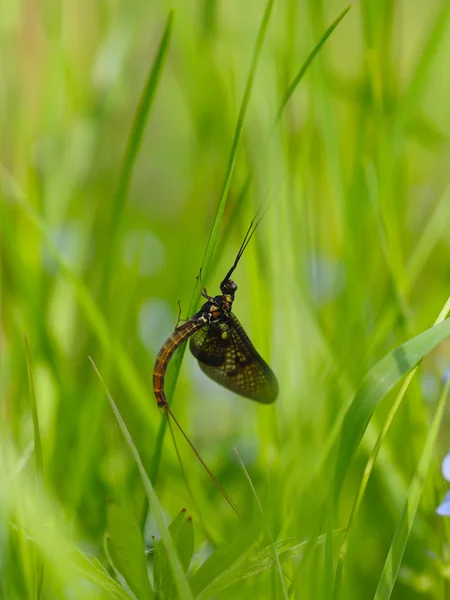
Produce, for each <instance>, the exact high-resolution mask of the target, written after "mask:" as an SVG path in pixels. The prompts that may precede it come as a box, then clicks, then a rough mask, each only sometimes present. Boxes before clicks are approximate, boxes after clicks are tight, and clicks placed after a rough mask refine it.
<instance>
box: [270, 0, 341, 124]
mask: <svg viewBox="0 0 450 600" xmlns="http://www.w3.org/2000/svg"><path fill="white" fill-rule="evenodd" d="M352 6H353V4H349V5H348V6H347V8H345V9H344V10H343V11H342V12H341V13H340V15H339V16H338V17H337V18H336V19H335V20H334V21H333V23H331V25H330V26H329V27H328V29H326V31H325V32H324V34H323V35H322V37H321V38H320V40H319V41H318V43H317V44H316V45H315V46H314V48H313V49H312V50H311V52H310V54H309V56H308V58H307V59H306V60H305V62H304V63H303V65H302V66H301V67H300V70H299V71H298V73H297V75H296V76H295V77H294V79H293V80H292V82H291V83H290V84H289V86H288V88H287V90H286V91H285V93H284V94H283V97H282V99H281V102H280V106H279V108H278V112H277V116H276V118H275V122H276V123H277V122H278V121H279V119H280V117H281V114H282V112H283V110H284V109H285V107H286V104H287V103H288V102H289V99H290V97H291V96H292V94H293V93H294V91H295V89H296V87H297V86H298V84H299V83H300V81H301V80H302V79H303V76H304V75H305V73H306V71H307V70H308V68H309V66H310V65H311V63H312V62H313V60H314V59H315V58H316V56H317V55H318V54H319V52H320V50H321V48H322V46H323V45H324V44H325V42H326V41H327V39H328V38H329V37H330V35H331V34H332V33H333V31H334V30H335V29H336V27H337V26H338V25H339V23H340V22H341V21H342V19H343V18H344V17H345V15H346V14H347V13H348V12H349V10H350V9H351V8H352Z"/></svg>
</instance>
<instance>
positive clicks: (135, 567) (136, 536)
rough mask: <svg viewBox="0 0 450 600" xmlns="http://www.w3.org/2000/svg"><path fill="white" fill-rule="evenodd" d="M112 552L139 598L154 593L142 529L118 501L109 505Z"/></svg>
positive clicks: (109, 533)
mask: <svg viewBox="0 0 450 600" xmlns="http://www.w3.org/2000/svg"><path fill="white" fill-rule="evenodd" d="M106 544H107V547H108V554H109V556H110V557H111V560H112V562H113V566H114V567H115V568H116V569H117V571H119V573H120V574H121V575H122V576H123V578H124V579H125V581H126V582H127V584H128V585H129V586H130V589H131V591H132V592H133V594H135V596H136V597H137V598H151V597H153V590H152V588H151V587H150V582H149V579H148V573H147V561H146V556H145V548H144V542H143V539H142V535H141V532H140V530H139V528H138V527H137V526H136V523H135V522H134V520H133V518H132V516H131V515H130V513H129V512H128V511H126V510H125V509H124V508H122V507H120V506H118V505H117V504H115V503H110V504H109V506H108V534H107V537H106Z"/></svg>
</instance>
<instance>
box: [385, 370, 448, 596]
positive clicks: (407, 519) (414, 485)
mask: <svg viewBox="0 0 450 600" xmlns="http://www.w3.org/2000/svg"><path fill="white" fill-rule="evenodd" d="M449 389H450V380H449V381H447V383H446V385H445V386H444V389H443V391H442V394H441V397H440V399H439V403H438V406H437V408H436V412H435V415H434V417H433V421H432V423H431V426H430V429H429V432H428V435H427V439H426V442H425V446H424V448H423V452H422V456H421V457H420V460H419V464H418V466H417V470H416V472H415V474H414V477H413V480H412V481H411V485H410V487H409V490H408V493H407V495H406V500H405V505H404V508H403V511H402V514H401V516H400V520H399V522H398V524H397V528H396V530H395V534H394V538H393V540H392V543H391V546H390V548H389V552H388V555H387V558H386V562H385V563H384V567H383V571H382V573H381V578H380V581H379V582H378V587H377V591H376V592H375V596H374V600H388V598H390V597H391V594H392V590H393V588H394V585H395V580H396V579H397V575H398V571H399V568H400V564H401V561H402V558H403V553H404V551H405V547H406V542H407V541H408V537H409V534H410V532H411V528H412V525H413V521H414V517H415V514H416V512H417V507H418V506H419V501H420V496H421V494H422V490H423V486H424V483H425V477H426V475H427V473H428V470H429V468H430V464H431V461H432V459H433V450H434V446H435V444H436V439H437V436H438V433H439V428H440V425H441V422H442V417H443V414H444V408H445V403H446V400H447V395H448V391H449Z"/></svg>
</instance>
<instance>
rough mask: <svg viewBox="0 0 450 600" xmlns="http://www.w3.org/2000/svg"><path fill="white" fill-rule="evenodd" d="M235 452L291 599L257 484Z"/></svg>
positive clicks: (284, 587) (282, 582)
mask: <svg viewBox="0 0 450 600" xmlns="http://www.w3.org/2000/svg"><path fill="white" fill-rule="evenodd" d="M234 452H235V453H236V456H237V458H238V461H239V464H240V465H241V468H242V470H243V472H244V475H245V477H246V478H247V481H248V483H249V486H250V489H251V490H252V492H253V495H254V497H255V500H256V504H257V505H258V508H259V510H260V513H261V517H262V518H263V521H264V527H265V529H266V533H267V539H268V540H269V544H270V547H271V549H272V553H273V559H274V561H275V564H276V567H277V571H278V575H279V577H280V583H281V590H282V592H283V598H284V600H289V594H288V590H287V587H286V580H285V574H284V572H283V568H282V566H281V563H280V558H279V556H278V552H277V550H276V548H275V544H274V541H273V538H272V534H271V533H270V528H269V526H268V524H267V521H266V518H265V514H264V509H263V507H262V505H261V502H260V500H259V497H258V494H257V492H256V489H255V486H254V485H253V481H252V480H251V478H250V475H249V473H248V471H247V469H246V468H245V465H244V462H243V460H242V458H241V457H240V455H239V452H238V451H237V448H235V449H234Z"/></svg>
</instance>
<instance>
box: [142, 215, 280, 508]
mask: <svg viewBox="0 0 450 600" xmlns="http://www.w3.org/2000/svg"><path fill="white" fill-rule="evenodd" d="M263 216H264V214H263V215H262V216H261V217H260V218H259V219H258V220H257V221H256V223H255V219H256V217H255V219H253V220H252V222H251V223H250V226H249V228H248V230H247V232H246V234H245V237H244V241H243V242H242V244H241V247H240V248H239V252H238V253H237V256H236V258H235V260H234V263H233V265H232V267H231V269H230V270H229V271H228V273H227V274H226V275H225V277H224V278H223V280H222V283H221V284H220V291H221V294H219V295H218V296H214V297H212V296H209V295H208V293H207V292H206V290H205V289H204V288H203V289H202V296H203V297H204V298H205V299H206V302H205V303H204V304H203V306H202V307H201V309H200V310H199V311H198V312H197V313H196V314H195V315H193V316H192V317H191V318H190V319H188V320H187V321H185V322H184V323H183V324H181V325H179V326H177V327H175V330H174V332H173V333H172V335H170V336H169V337H168V339H167V340H166V341H165V342H164V344H163V346H162V348H161V350H160V351H159V352H158V355H157V357H156V361H155V366H154V369H153V391H154V393H155V396H156V400H157V402H158V406H159V407H160V408H162V409H163V411H164V412H165V413H166V414H167V416H168V417H169V415H170V416H171V417H172V419H173V420H174V422H175V423H176V425H177V426H178V428H179V429H180V431H181V433H182V434H183V435H184V437H185V438H186V440H187V441H188V443H189V445H190V446H191V447H192V449H193V450H194V452H195V454H196V455H197V457H198V458H199V460H200V461H201V463H202V464H203V466H204V467H205V469H206V470H207V471H208V474H209V475H210V476H211V478H212V479H213V481H214V483H215V484H216V486H217V487H218V488H219V490H220V491H221V492H222V494H224V496H225V498H226V499H227V501H228V502H230V504H231V506H232V507H233V508H234V506H233V504H232V502H231V501H230V499H229V498H228V496H227V495H226V494H225V492H224V491H223V490H222V488H221V486H220V485H219V484H218V482H217V480H216V478H215V477H214V475H213V474H212V473H211V471H210V470H209V468H208V467H207V466H206V464H205V463H204V462H203V460H202V458H201V457H200V456H199V454H198V453H197V451H196V450H195V448H194V447H193V445H192V443H191V442H190V440H189V439H188V437H187V436H186V434H185V433H184V431H183V429H182V428H181V427H180V425H179V423H178V421H177V420H176V419H175V417H174V415H173V413H172V411H171V410H170V408H169V406H168V404H167V400H166V396H165V394H164V375H165V372H166V369H167V365H168V364H169V361H170V359H171V358H172V355H173V354H174V352H175V351H176V350H177V348H179V347H180V346H181V344H182V343H183V342H185V341H186V340H188V339H189V338H190V344H189V346H190V350H191V352H192V354H193V355H194V356H195V358H196V359H197V360H198V363H199V365H200V368H201V369H202V371H203V372H204V373H205V374H206V375H208V377H210V378H211V379H213V380H214V381H215V382H216V383H219V384H220V385H222V386H223V387H225V388H227V389H228V390H231V391H232V392H235V393H236V394H239V395H240V396H244V397H245V398H250V399H251V400H255V401H256V402H260V403H262V404H271V403H272V402H274V401H275V400H276V398H277V396H278V381H277V378H276V377H275V374H274V373H273V371H272V369H271V368H270V367H269V365H268V364H267V363H266V362H265V361H264V360H263V358H262V357H261V356H260V355H259V354H258V352H257V351H256V349H255V347H254V346H253V344H252V343H251V341H250V339H249V338H248V336H247V334H246V333H245V331H244V329H243V327H242V325H241V324H240V323H239V321H238V320H237V318H236V317H235V316H234V314H233V313H232V311H231V309H232V306H233V301H234V295H235V293H236V290H237V285H236V283H235V282H234V281H233V280H232V279H231V275H232V274H233V272H234V270H235V269H236V267H237V265H238V263H239V261H240V259H241V257H242V254H243V253H244V250H245V249H246V247H247V245H248V243H249V241H250V239H251V238H252V236H253V234H254V233H255V231H256V228H257V227H258V225H259V223H260V221H261V219H262V217H263Z"/></svg>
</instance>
